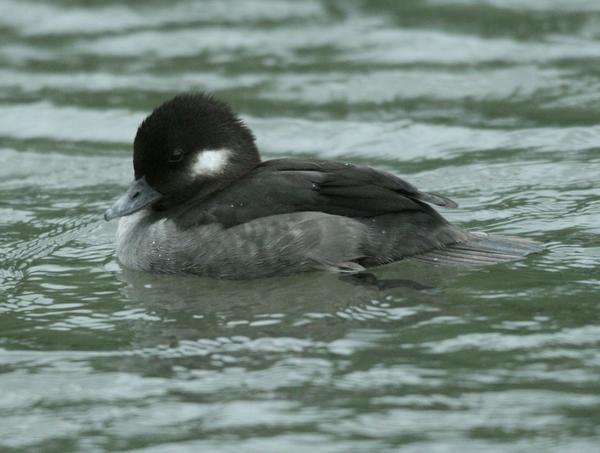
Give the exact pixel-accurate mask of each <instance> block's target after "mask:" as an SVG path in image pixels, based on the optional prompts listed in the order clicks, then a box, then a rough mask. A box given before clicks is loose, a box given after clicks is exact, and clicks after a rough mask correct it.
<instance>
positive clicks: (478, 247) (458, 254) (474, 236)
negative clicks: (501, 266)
mask: <svg viewBox="0 0 600 453" xmlns="http://www.w3.org/2000/svg"><path fill="white" fill-rule="evenodd" d="M543 250H544V246H543V245H542V244H540V243H539V242H535V241H531V240H528V239H523V238H518V237H514V236H499V235H488V234H486V233H470V234H469V240H468V241H467V242H460V243H456V244H452V245H449V246H447V247H445V248H441V249H436V250H432V251H429V252H426V253H423V254H421V255H417V256H415V257H414V259H416V260H418V261H422V262H426V263H429V264H439V265H446V266H486V265H490V264H496V263H504V262H508V261H514V260H518V259H521V258H523V257H524V256H526V255H529V254H530V253H539V252H541V251H543Z"/></svg>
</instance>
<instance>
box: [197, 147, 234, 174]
mask: <svg viewBox="0 0 600 453" xmlns="http://www.w3.org/2000/svg"><path fill="white" fill-rule="evenodd" d="M230 154H231V151H229V150H228V149H217V150H208V151H203V152H201V153H199V154H198V157H197V158H196V162H194V163H193V164H192V174H193V175H194V176H206V175H217V174H219V173H222V172H223V170H225V167H226V166H227V162H229V156H230Z"/></svg>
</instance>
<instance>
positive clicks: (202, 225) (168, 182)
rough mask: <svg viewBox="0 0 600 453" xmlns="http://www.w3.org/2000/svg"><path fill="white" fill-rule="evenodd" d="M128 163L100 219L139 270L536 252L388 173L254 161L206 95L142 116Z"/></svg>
mask: <svg viewBox="0 0 600 453" xmlns="http://www.w3.org/2000/svg"><path fill="white" fill-rule="evenodd" d="M133 168H134V173H135V180H134V182H133V183H132V184H131V186H130V187H129V189H128V190H127V191H126V192H125V193H124V194H123V195H122V196H121V197H120V198H118V199H117V200H116V201H115V203H114V205H113V206H112V207H111V208H110V209H108V210H107V211H106V213H105V214H104V217H105V219H106V220H110V219H113V218H116V217H121V219H120V220H119V226H118V230H117V257H118V259H119V261H120V262H121V263H122V264H123V265H125V266H127V267H131V268H135V269H142V270H147V271H155V272H164V273H176V272H187V273H194V274H201V275H209V276H217V277H224V278H250V277H261V276H270V275H281V274H289V273H294V272H301V271H308V270H312V269H328V270H333V271H338V272H350V273H356V272H361V271H363V270H364V269H365V267H368V266H374V265H380V264H384V263H389V262H392V261H397V260H401V259H403V258H408V257H414V258H416V259H419V260H421V261H424V262H428V263H433V264H447V265H467V266H469V265H485V264H493V263H497V262H503V261H511V260H514V259H518V258H521V257H523V256H525V255H527V254H529V253H532V252H537V251H540V250H542V248H543V247H542V246H541V245H539V244H538V243H536V242H533V241H528V240H525V239H519V238H514V237H504V236H492V235H487V234H483V233H471V232H468V231H466V230H463V229H462V228H460V227H458V226H455V225H452V224H450V223H449V222H448V221H446V220H445V219H444V218H443V217H442V216H441V215H440V214H438V213H437V212H436V211H435V210H434V209H433V208H432V207H431V205H436V206H441V207H446V208H454V207H456V203H454V202H453V201H452V200H450V199H448V198H446V197H443V196H441V195H436V194H433V193H428V192H423V191H420V190H419V189H417V188H416V187H414V186H413V185H411V184H409V183H407V182H406V181H404V180H402V179H400V178H399V177H397V176H395V175H392V174H390V173H386V172H384V171H380V170H375V169H373V168H370V167H365V166H358V165H352V164H348V163H340V162H333V161H327V160H316V159H275V160H268V161H264V162H261V160H260V156H259V153H258V150H257V148H256V144H255V141H254V136H253V134H252V132H251V131H250V129H248V127H247V126H246V125H245V124H244V123H243V122H242V121H241V120H240V119H239V117H238V116H237V115H236V114H235V113H234V112H233V111H232V110H231V108H230V107H229V106H228V105H227V104H225V103H224V102H221V101H219V100H217V99H215V98H214V97H212V96H210V95H207V94H203V93H200V94H182V95H179V96H176V97H175V98H173V99H171V100H169V101H167V102H165V103H163V104H162V105H160V106H159V107H158V108H157V109H156V110H154V111H153V112H152V114H150V115H149V116H148V117H147V118H146V119H145V120H144V121H143V122H142V124H141V125H140V127H139V129H138V131H137V134H136V137H135V141H134V144H133Z"/></svg>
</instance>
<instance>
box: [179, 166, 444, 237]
mask: <svg viewBox="0 0 600 453" xmlns="http://www.w3.org/2000/svg"><path fill="white" fill-rule="evenodd" d="M423 203H431V204H435V205H438V206H444V207H450V208H454V207H456V203H454V202H453V201H452V200H449V199H448V198H445V197H442V196H440V195H435V194H431V193H426V192H421V191H420V190H418V189H417V188H416V187H414V186H413V185H411V184H409V183H407V182H406V181H404V180H402V179H400V178H398V177H397V176H394V175H392V174H390V173H387V172H383V171H379V170H375V169H373V168H370V167H365V166H358V165H351V164H344V163H340V162H332V161H317V160H296V159H277V160H270V161H267V162H263V163H262V164H261V165H259V166H258V167H257V168H256V169H255V170H253V171H252V172H251V173H250V174H248V175H246V176H245V177H243V178H242V179H240V180H238V181H236V182H235V184H233V185H232V186H229V187H227V188H225V189H223V190H222V191H220V192H217V193H215V194H214V195H212V196H211V197H210V198H209V199H207V200H199V201H197V202H195V203H193V204H191V205H188V206H186V208H185V209H184V210H183V211H182V212H181V214H180V215H179V216H178V220H177V222H178V223H179V224H180V226H182V227H188V226H192V225H198V224H203V223H212V222H218V223H221V224H223V225H224V226H226V227H231V226H234V225H238V224H241V223H245V222H248V221H250V220H252V219H256V218H260V217H266V216H270V215H275V214H284V213H290V212H300V211H320V212H325V213H328V214H335V215H342V216H347V217H360V218H365V217H375V216H379V215H382V214H390V213H395V212H402V211H424V210H427V211H429V208H428V207H427V206H426V205H424V204H423Z"/></svg>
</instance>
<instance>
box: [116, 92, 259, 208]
mask: <svg viewBox="0 0 600 453" xmlns="http://www.w3.org/2000/svg"><path fill="white" fill-rule="evenodd" d="M259 163H260V157H259V154H258V150H257V148H256V145H255V143H254V136H253V135H252V132H251V131H250V129H248V127H246V125H245V124H244V123H243V122H242V121H241V120H240V119H239V117H238V116H237V115H236V114H235V113H234V112H233V111H232V110H231V108H230V107H229V106H228V105H227V104H225V103H224V102H221V101H218V100H217V99H215V98H213V97H212V96H210V95H207V94H204V93H197V94H182V95H179V96H176V97H174V98H173V99H171V100H169V101H166V102H165V103H163V104H162V105H160V106H159V107H158V108H156V109H155V110H154V111H153V112H152V113H151V114H150V115H149V116H148V117H147V118H146V119H145V120H144V121H143V122H142V124H141V125H140V127H139V128H138V131H137V134H136V136H135V141H134V144H133V168H134V172H135V180H136V182H137V185H138V187H137V188H136V189H133V186H132V188H130V191H131V193H129V194H128V196H129V197H130V198H131V199H132V200H134V199H136V198H139V194H138V193H139V191H140V190H141V189H140V188H139V186H140V184H142V185H144V186H149V187H150V188H151V189H152V190H153V191H154V192H156V193H157V194H160V197H159V195H156V194H155V195H153V196H151V197H150V196H148V197H147V199H151V201H150V202H147V203H146V204H145V205H144V206H141V207H138V206H137V204H136V209H135V210H130V209H131V208H129V209H128V210H127V211H128V212H125V211H123V212H125V213H123V214H120V215H128V214H131V213H133V212H135V211H136V210H139V209H142V208H143V207H145V206H148V205H151V206H152V207H153V208H154V209H165V208H168V207H171V206H174V205H177V204H179V203H182V202H185V201H186V200H188V199H190V198H192V197H202V196H206V195H208V194H210V193H212V192H214V191H216V190H219V189H221V188H223V187H224V186H226V185H228V184H230V183H231V182H232V181H234V180H235V179H237V178H239V177H241V176H243V175H244V174H246V173H248V172H249V171H250V170H252V169H253V168H254V167H255V166H256V165H258V164H259ZM134 184H135V183H134ZM136 194H137V195H136ZM124 196H125V195H124ZM145 201H147V200H145ZM117 214H118V213H109V212H107V214H106V215H105V217H116V216H118V215H117Z"/></svg>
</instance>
